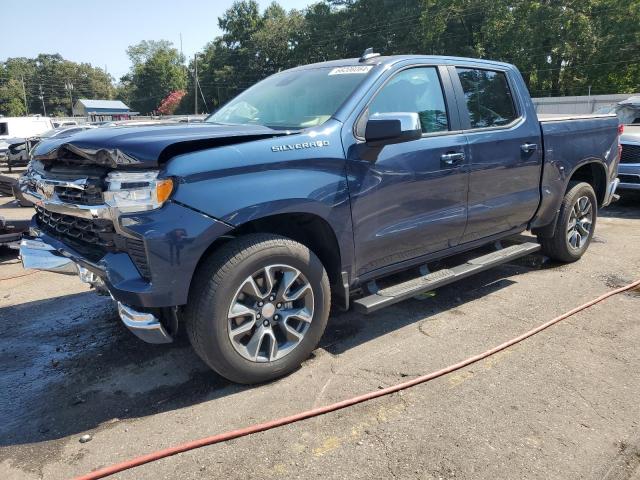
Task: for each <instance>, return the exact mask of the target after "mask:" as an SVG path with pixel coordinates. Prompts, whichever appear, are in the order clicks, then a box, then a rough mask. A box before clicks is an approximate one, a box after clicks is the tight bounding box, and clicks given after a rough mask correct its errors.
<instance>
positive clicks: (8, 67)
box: [0, 54, 114, 115]
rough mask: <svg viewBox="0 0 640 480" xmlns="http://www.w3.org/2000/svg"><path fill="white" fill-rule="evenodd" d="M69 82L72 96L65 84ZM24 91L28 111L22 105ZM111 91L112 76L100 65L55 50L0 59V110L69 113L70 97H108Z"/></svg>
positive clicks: (18, 112) (4, 111) (53, 113)
mask: <svg viewBox="0 0 640 480" xmlns="http://www.w3.org/2000/svg"><path fill="white" fill-rule="evenodd" d="M23 80H24V90H25V91H24V92H23V89H22V81H23ZM70 84H71V85H73V90H72V92H71V95H72V97H70V96H69V90H67V89H66V88H65V86H67V85H70ZM24 93H26V97H27V107H28V112H27V111H25V109H24ZM113 94H114V88H113V85H112V78H111V77H110V76H109V75H108V74H106V73H105V72H104V71H103V70H102V69H100V68H96V67H93V66H91V65H90V64H87V63H75V62H71V61H69V60H65V59H64V58H62V56H60V55H58V54H40V55H38V56H37V57H36V58H8V59H6V60H5V61H4V62H1V63H0V99H1V100H0V113H2V114H4V115H8V114H12V115H14V114H18V115H24V114H25V113H30V114H35V113H39V114H43V113H44V111H45V109H46V112H47V114H48V115H70V113H71V105H70V102H71V98H73V100H74V101H75V100H76V99H78V98H106V99H109V98H112V97H113ZM20 104H21V105H22V106H19V105H20ZM43 104H44V106H43Z"/></svg>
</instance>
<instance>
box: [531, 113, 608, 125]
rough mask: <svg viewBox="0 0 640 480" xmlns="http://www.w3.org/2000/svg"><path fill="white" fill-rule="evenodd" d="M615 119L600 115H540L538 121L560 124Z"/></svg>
mask: <svg viewBox="0 0 640 480" xmlns="http://www.w3.org/2000/svg"><path fill="white" fill-rule="evenodd" d="M609 117H611V118H615V115H614V114H609V113H606V114H600V113H539V114H538V120H539V121H540V122H541V123H542V122H559V121H562V120H585V119H591V118H609Z"/></svg>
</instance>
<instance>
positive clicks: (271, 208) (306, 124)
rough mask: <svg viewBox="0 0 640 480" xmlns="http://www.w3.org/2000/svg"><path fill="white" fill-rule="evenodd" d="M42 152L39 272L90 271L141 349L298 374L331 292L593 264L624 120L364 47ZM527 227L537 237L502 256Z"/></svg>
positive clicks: (471, 66) (382, 302) (34, 174)
mask: <svg viewBox="0 0 640 480" xmlns="http://www.w3.org/2000/svg"><path fill="white" fill-rule="evenodd" d="M543 145H544V148H542V146H543ZM33 158H34V160H33V161H32V162H31V165H30V167H29V169H28V172H27V175H26V176H25V177H24V178H23V181H22V184H21V188H22V190H23V191H24V192H25V194H26V195H27V196H28V197H29V198H31V199H32V200H33V201H34V202H36V215H35V217H34V219H33V223H32V226H31V232H32V233H33V234H34V236H30V237H27V238H25V239H24V240H23V241H22V244H21V256H22V261H23V264H24V266H25V268H38V269H44V270H50V271H61V272H68V273H79V274H80V278H81V279H82V280H83V281H85V282H88V283H90V284H92V285H93V286H95V287H96V288H98V289H103V290H105V291H108V292H109V293H110V294H111V295H112V296H113V298H114V299H115V300H116V301H117V302H118V311H119V314H120V318H121V319H122V321H123V322H124V324H125V325H126V326H127V327H128V328H129V329H130V330H131V331H132V332H133V333H135V334H136V335H138V336H139V337H140V338H141V339H143V340H145V341H148V342H154V343H162V342H169V341H171V340H172V338H173V337H174V336H175V335H176V332H177V331H178V326H179V325H180V324H182V323H184V324H185V326H186V331H187V333H188V336H189V339H190V341H191V344H192V345H193V347H194V349H195V351H196V352H197V353H198V355H200V357H201V358H202V359H203V360H204V361H205V362H206V363H207V364H208V365H209V366H210V367H211V368H212V369H214V370H215V371H217V372H218V373H219V374H220V375H222V376H224V377H227V378H229V379H231V380H234V381H236V382H243V383H254V382H263V381H266V380H269V379H273V378H276V377H279V376H281V375H284V374H286V373H288V372H291V371H292V370H294V369H296V368H298V366H299V365H300V363H301V362H302V361H303V360H304V359H305V358H307V357H308V356H309V354H310V352H311V351H312V350H313V349H314V348H315V347H316V345H317V343H318V341H319V339H320V337H321V336H322V334H323V331H324V329H325V326H326V324H327V319H328V316H329V309H330V305H331V304H332V303H333V304H334V305H335V306H337V307H341V308H345V309H346V308H349V307H350V306H354V307H355V308H356V309H358V310H359V311H362V312H364V313H370V312H373V311H376V310H377V309H379V308H382V307H385V306H388V305H392V304H394V303H396V302H399V301H401V300H404V299H407V298H410V297H413V296H415V295H416V294H419V293H422V292H426V291H429V290H431V289H433V288H436V287H439V286H442V285H444V284H447V283H450V282H452V281H455V280H458V279H460V278H464V277H467V276H469V275H471V274H473V273H476V272H479V271H482V270H485V269H488V268H491V267H492V266H495V265H497V264H500V263H504V262H507V261H511V260H513V259H515V258H518V257H521V256H523V255H526V254H528V253H531V252H535V251H538V250H539V249H542V251H543V252H544V253H545V254H546V255H548V256H549V257H551V258H552V259H554V260H557V261H560V262H572V261H576V260H578V259H579V258H580V257H581V256H582V255H583V254H584V253H585V252H586V250H587V248H588V247H589V244H590V242H591V239H592V236H593V233H594V229H595V226H596V220H597V214H598V209H599V208H600V207H602V206H605V205H607V204H608V203H609V202H611V200H612V198H613V195H614V192H615V189H616V185H617V179H616V176H617V166H618V120H617V118H616V117H615V116H612V115H611V116H591V117H589V116H578V117H576V118H571V117H567V118H553V119H549V120H548V119H544V118H542V119H539V118H538V117H537V116H536V112H535V109H534V106H533V103H532V101H531V99H530V97H529V93H528V91H527V89H526V86H525V83H524V81H523V79H522V76H521V75H520V73H519V72H518V70H517V69H516V68H515V67H514V66H513V65H509V64H506V63H500V62H492V61H487V60H473V59H467V58H454V57H438V56H391V57H381V56H378V55H377V54H373V53H371V52H366V54H365V55H363V57H362V58H360V59H348V60H338V61H331V62H326V63H320V64H314V65H309V66H302V67H298V68H294V69H291V70H287V71H283V72H280V73H277V74H275V75H273V76H271V77H269V78H267V79H265V80H263V81H261V82H259V83H258V84H256V85H255V86H253V87H251V88H250V89H248V90H246V91H244V92H243V93H241V94H240V95H239V96H237V97H236V98H235V99H233V100H231V101H230V102H229V103H228V104H227V105H225V106H224V107H222V108H221V109H220V110H219V111H218V112H217V113H215V114H213V115H211V116H210V117H208V118H207V120H206V121H205V122H204V123H201V124H174V125H160V126H155V127H149V126H135V127H121V128H113V129H96V130H92V131H89V132H84V133H80V134H78V135H77V136H75V137H73V138H72V139H65V141H58V140H50V141H43V142H42V143H40V144H39V145H38V146H37V147H36V149H35V151H34V157H33ZM525 230H530V231H532V232H533V233H534V234H535V235H537V239H538V242H539V243H537V242H524V243H514V244H512V245H509V246H504V248H501V249H499V250H496V251H491V252H490V253H487V250H491V249H490V248H489V247H490V246H492V245H496V241H498V240H505V239H509V238H511V237H512V236H513V235H514V234H517V233H519V232H523V231H525ZM505 245H506V244H505ZM479 247H483V248H485V251H484V252H478V251H477V249H478V248H479ZM471 251H473V252H474V253H469V257H468V258H467V260H466V261H461V263H460V264H458V265H456V266H450V267H449V268H445V269H440V270H435V271H432V272H429V271H428V269H427V268H425V267H428V266H429V264H430V263H431V264H432V262H434V261H436V260H439V259H444V258H448V257H452V256H453V255H455V254H458V253H461V252H471ZM450 261H453V260H450ZM417 267H422V268H421V274H419V275H417V276H415V277H414V278H412V279H409V280H407V279H406V277H405V278H404V279H402V280H397V278H398V276H396V277H389V275H390V274H393V273H397V272H400V271H407V270H408V271H411V269H413V268H417ZM431 267H433V265H431ZM407 274H408V273H407ZM394 278H395V279H394Z"/></svg>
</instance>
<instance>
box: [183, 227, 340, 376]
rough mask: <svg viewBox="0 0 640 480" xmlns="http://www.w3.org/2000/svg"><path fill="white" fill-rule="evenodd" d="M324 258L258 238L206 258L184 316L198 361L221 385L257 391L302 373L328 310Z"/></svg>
mask: <svg viewBox="0 0 640 480" xmlns="http://www.w3.org/2000/svg"><path fill="white" fill-rule="evenodd" d="M330 295H331V294H330V288H329V280H328V277H327V273H326V271H325V269H324V267H323V265H322V262H320V260H319V259H318V257H317V256H316V255H315V254H314V253H313V252H311V251H310V250H309V249H308V248H307V247H305V246H304V245H302V244H300V243H298V242H295V241H293V240H291V239H288V238H285V237H281V236H277V235H271V234H252V235H247V236H245V237H240V238H238V239H235V240H232V241H230V242H229V243H227V244H226V245H224V246H223V247H222V248H221V249H220V250H219V251H217V252H215V253H214V254H212V255H211V256H210V257H209V258H207V259H206V260H205V261H204V263H203V264H202V265H201V266H200V267H199V269H198V271H197V273H196V275H195V277H194V280H193V282H192V286H191V293H190V297H189V303H188V305H187V308H186V312H185V313H186V323H187V332H188V334H189V339H190V340H191V344H192V345H193V347H194V349H195V351H196V353H197V354H198V355H199V356H200V357H201V358H202V359H203V360H204V361H205V362H206V363H207V364H208V365H209V366H210V367H211V368H212V369H214V370H215V371H216V372H218V373H219V374H220V375H222V376H223V377H226V378H228V379H229V380H232V381H234V382H238V383H258V382H264V381H267V380H271V379H274V378H277V377H280V376H282V375H285V374H287V373H289V372H291V371H293V370H294V369H296V368H297V367H298V366H299V365H300V364H301V363H302V362H303V361H304V360H305V359H306V358H307V357H308V356H309V354H310V353H311V351H312V350H313V349H314V348H315V347H316V345H317V343H318V341H319V340H320V337H321V336H322V334H323V332H324V329H325V326H326V324H327V319H328V317H329V308H330V301H331V298H330Z"/></svg>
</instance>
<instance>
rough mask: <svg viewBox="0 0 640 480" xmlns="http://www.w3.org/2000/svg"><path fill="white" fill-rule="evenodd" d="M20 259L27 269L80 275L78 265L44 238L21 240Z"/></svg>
mask: <svg viewBox="0 0 640 480" xmlns="http://www.w3.org/2000/svg"><path fill="white" fill-rule="evenodd" d="M20 259H21V260H22V266H23V267H24V268H26V269H33V270H44V271H47V272H56V273H65V274H67V275H78V267H77V266H76V264H75V263H74V262H73V261H72V260H70V259H69V258H67V257H65V256H63V255H61V254H60V253H59V252H58V251H57V250H56V249H55V248H53V247H52V246H51V245H49V244H47V243H45V242H43V241H42V240H37V239H34V240H31V239H23V240H21V241H20Z"/></svg>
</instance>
